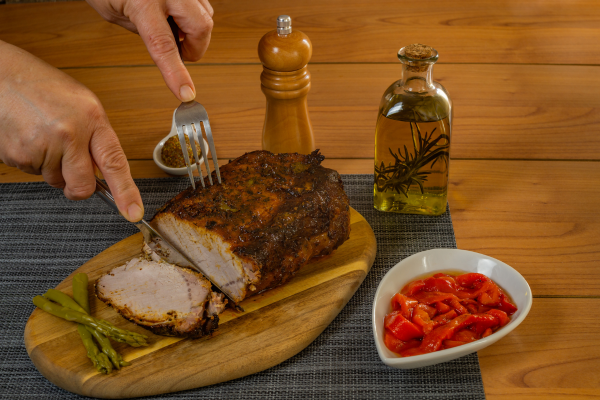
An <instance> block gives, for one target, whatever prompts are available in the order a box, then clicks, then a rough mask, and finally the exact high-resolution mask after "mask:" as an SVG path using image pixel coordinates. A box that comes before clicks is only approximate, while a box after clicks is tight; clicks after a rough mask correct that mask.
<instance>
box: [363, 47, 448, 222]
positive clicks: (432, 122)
mask: <svg viewBox="0 0 600 400" xmlns="http://www.w3.org/2000/svg"><path fill="white" fill-rule="evenodd" d="M398 58H399V59H400V61H402V63H403V75H402V79H400V80H399V81H397V82H395V83H394V84H392V85H391V86H390V87H389V88H388V89H387V90H386V92H385V93H384V95H383V98H382V101H381V105H380V108H379V117H378V119H377V127H376V131H375V184H374V205H375V208H376V209H377V210H380V211H388V212H399V213H410V214H424V215H440V214H443V213H444V212H445V211H446V203H447V194H448V167H449V160H450V138H451V130H452V103H451V101H450V98H449V96H448V93H447V92H446V90H445V89H444V87H443V86H442V85H440V84H439V83H437V82H434V81H432V79H431V72H432V71H431V70H432V67H433V64H434V63H435V62H436V61H437V58H438V54H437V52H436V51H435V49H432V48H431V47H428V46H424V45H419V44H416V45H410V46H407V47H405V48H402V49H400V51H399V52H398Z"/></svg>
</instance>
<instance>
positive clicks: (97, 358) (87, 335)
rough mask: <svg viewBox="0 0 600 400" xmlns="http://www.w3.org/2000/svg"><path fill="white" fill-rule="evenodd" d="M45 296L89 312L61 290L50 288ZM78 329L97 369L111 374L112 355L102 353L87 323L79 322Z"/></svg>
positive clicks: (73, 308)
mask: <svg viewBox="0 0 600 400" xmlns="http://www.w3.org/2000/svg"><path fill="white" fill-rule="evenodd" d="M44 297H45V298H47V299H48V300H52V301H55V302H57V303H58V304H60V305H61V306H63V307H67V308H70V309H71V310H75V311H79V312H83V313H86V314H87V312H86V311H85V310H84V309H83V308H82V307H80V306H79V304H77V303H76V302H75V301H74V300H73V299H72V298H70V297H69V296H68V295H66V294H64V293H63V292H61V291H59V290H56V289H48V291H47V292H46V293H45V294H44ZM77 331H78V332H79V336H80V337H81V340H82V342H83V345H84V346H85V349H86V350H87V355H88V357H89V358H90V360H92V363H93V364H94V366H95V367H96V369H97V370H98V371H99V372H101V373H103V374H109V373H110V372H111V371H112V364H111V363H110V361H109V358H108V357H110V355H108V354H106V352H102V353H100V351H99V350H98V347H97V346H96V344H95V343H94V341H93V340H92V333H91V332H89V331H88V330H87V329H85V325H82V324H79V325H78V326H77ZM109 343H110V342H109ZM100 345H102V343H100ZM103 350H104V349H103ZM113 352H114V350H113Z"/></svg>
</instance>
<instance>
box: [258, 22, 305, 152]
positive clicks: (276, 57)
mask: <svg viewBox="0 0 600 400" xmlns="http://www.w3.org/2000/svg"><path fill="white" fill-rule="evenodd" d="M258 56H259V57H260V61H261V62H262V64H263V72H262V74H261V75H260V81H261V89H262V91H263V93H264V94H265V96H266V98H267V109H266V113H265V125H264V127H263V137H262V147H263V149H264V150H269V151H270V152H272V153H296V152H297V153H301V154H308V153H310V152H312V151H313V150H315V138H314V135H313V130H312V125H311V123H310V118H309V116H308V107H307V103H306V95H307V94H308V91H309V90H310V73H309V72H308V68H307V67H306V64H308V61H309V60H310V57H311V56H312V44H311V43H310V39H309V38H308V36H306V35H305V34H304V33H302V32H300V31H297V30H295V31H293V32H292V19H291V18H290V17H289V16H288V15H280V16H279V17H278V18H277V30H273V31H271V32H269V33H267V34H266V35H264V36H263V37H262V38H261V39H260V42H259V43H258Z"/></svg>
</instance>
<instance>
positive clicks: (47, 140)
mask: <svg viewBox="0 0 600 400" xmlns="http://www.w3.org/2000/svg"><path fill="white" fill-rule="evenodd" d="M0 160H2V161H3V162H4V163H5V164H6V165H9V166H11V167H17V168H19V169H21V170H22V171H25V172H28V173H31V174H38V175H39V174H41V175H42V176H43V177H44V180H45V181H46V182H48V183H49V184H50V185H52V186H54V187H57V188H61V189H62V190H63V192H64V194H65V196H66V197H67V198H69V199H72V200H80V199H86V198H88V197H90V196H91V195H92V194H93V193H94V191H95V188H96V180H95V178H94V167H95V166H97V167H98V169H99V170H100V171H101V172H102V174H103V175H104V178H105V179H106V182H107V183H108V185H109V186H110V188H111V191H112V193H113V194H114V196H115V201H116V203H117V205H118V207H119V210H120V211H121V213H122V214H123V215H124V216H125V218H127V219H129V220H130V221H139V220H140V219H141V218H142V217H143V205H142V199H141V197H140V193H139V191H138V189H137V187H136V186H135V183H134V182H133V179H132V178H131V174H130V171H129V164H128V163H127V159H126V158H125V154H124V153H123V149H122V148H121V146H120V144H119V139H118V138H117V135H116V134H115V132H114V130H113V129H112V127H111V126H110V123H109V122H108V118H107V117H106V114H105V112H104V109H103V107H102V105H101V104H100V101H99V100H98V98H97V97H96V96H95V95H94V94H93V93H92V92H91V91H90V90H89V89H88V88H86V87H85V86H84V85H82V84H81V83H79V82H77V81H76V80H75V79H73V78H71V77H70V76H68V75H67V74H65V73H63V72H61V71H59V70H58V69H56V68H53V67H52V66H50V65H48V64H46V63H45V62H43V61H42V60H40V59H39V58H36V57H34V56H33V55H31V54H29V53H27V52H26V51H24V50H21V49H19V48H18V47H15V46H12V45H10V44H8V43H5V42H2V41H0Z"/></svg>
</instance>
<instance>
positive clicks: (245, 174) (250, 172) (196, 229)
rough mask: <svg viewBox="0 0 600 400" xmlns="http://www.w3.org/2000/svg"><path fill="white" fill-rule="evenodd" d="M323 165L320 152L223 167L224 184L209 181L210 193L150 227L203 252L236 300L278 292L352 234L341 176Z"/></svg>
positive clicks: (261, 154) (167, 210)
mask: <svg viewBox="0 0 600 400" xmlns="http://www.w3.org/2000/svg"><path fill="white" fill-rule="evenodd" d="M323 159H324V157H323V156H322V155H320V154H319V153H318V151H315V152H313V153H311V154H309V155H302V154H272V153H270V152H268V151H254V152H252V153H247V154H245V155H243V156H241V157H239V158H237V159H235V160H233V161H231V162H229V163H228V164H227V165H224V166H222V167H221V178H222V184H220V185H212V186H211V185H210V184H209V183H208V179H206V178H205V182H206V188H202V187H201V185H196V189H195V190H194V189H192V188H191V187H190V188H188V189H186V190H184V191H183V192H181V193H180V194H178V195H177V196H175V197H174V198H173V199H171V200H170V201H169V202H167V204H165V206H164V207H162V208H161V209H160V210H159V211H158V212H157V214H156V215H155V217H154V218H153V220H152V221H151V224H152V225H153V226H154V227H155V228H156V229H157V230H158V231H159V232H161V234H163V235H164V236H165V237H166V239H167V240H169V242H171V243H172V244H174V245H175V243H177V244H178V245H180V246H181V247H183V248H185V249H186V252H187V253H188V254H189V253H194V248H195V247H196V246H199V247H198V248H201V250H202V251H200V250H198V252H197V254H196V255H193V256H192V258H194V259H195V261H196V262H198V263H206V266H207V268H213V270H212V272H210V275H211V276H210V277H211V279H213V280H214V281H216V282H217V283H218V284H219V286H221V287H223V286H228V285H231V287H233V286H235V287H236V290H237V293H238V296H237V298H236V300H240V299H243V298H244V297H247V296H249V295H252V294H256V293H260V292H261V291H264V290H267V289H270V288H273V287H276V286H278V285H281V284H282V283H285V282H287V281H288V280H289V279H291V278H292V277H293V276H294V274H295V273H296V272H297V271H298V269H299V268H300V267H302V266H303V265H305V264H306V263H307V262H308V261H309V260H310V259H311V258H314V257H319V256H324V255H328V254H330V253H331V252H332V251H333V250H335V249H336V248H337V247H339V246H340V245H341V244H342V243H344V241H346V240H347V239H348V237H349V235H350V208H349V204H348V197H347V196H346V193H345V192H344V187H343V184H342V180H341V177H340V175H339V174H338V173H337V172H336V171H334V170H331V169H328V168H324V167H322V166H321V165H320V163H321V162H322V161H323ZM213 181H214V182H216V176H215V173H214V172H213ZM215 264H217V265H216V266H215Z"/></svg>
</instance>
